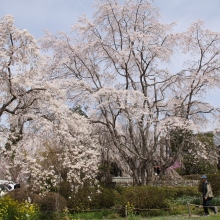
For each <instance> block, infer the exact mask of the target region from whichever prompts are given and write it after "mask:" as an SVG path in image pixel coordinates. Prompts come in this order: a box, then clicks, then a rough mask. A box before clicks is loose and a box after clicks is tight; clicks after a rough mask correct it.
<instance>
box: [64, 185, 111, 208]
mask: <svg viewBox="0 0 220 220" xmlns="http://www.w3.org/2000/svg"><path fill="white" fill-rule="evenodd" d="M113 205H114V193H113V189H109V188H105V187H102V186H89V185H84V186H82V187H80V188H79V189H78V191H77V192H75V193H73V194H72V195H71V198H70V199H69V200H68V207H69V208H70V209H75V210H79V211H83V210H88V209H102V208H110V207H112V206H113Z"/></svg>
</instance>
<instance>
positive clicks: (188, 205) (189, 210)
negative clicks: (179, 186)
mask: <svg viewBox="0 0 220 220" xmlns="http://www.w3.org/2000/svg"><path fill="white" fill-rule="evenodd" d="M187 207H188V212H189V217H191V209H190V203H189V202H188V203H187Z"/></svg>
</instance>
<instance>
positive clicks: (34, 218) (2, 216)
mask: <svg viewBox="0 0 220 220" xmlns="http://www.w3.org/2000/svg"><path fill="white" fill-rule="evenodd" d="M39 213H40V212H39V208H38V206H37V205H34V204H30V203H28V202H22V203H19V202H18V201H16V200H14V199H12V198H11V197H9V196H5V197H2V198H1V199H0V220H38V219H39Z"/></svg>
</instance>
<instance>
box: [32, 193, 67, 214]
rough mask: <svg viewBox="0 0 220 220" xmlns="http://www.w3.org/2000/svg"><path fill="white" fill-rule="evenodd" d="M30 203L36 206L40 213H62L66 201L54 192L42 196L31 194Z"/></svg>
mask: <svg viewBox="0 0 220 220" xmlns="http://www.w3.org/2000/svg"><path fill="white" fill-rule="evenodd" d="M32 201H33V203H35V204H38V206H39V207H40V211H42V212H55V211H63V210H64V209H65V208H66V207H67V201H66V199H65V198H64V197H63V196H61V195H60V194H59V193H55V192H47V193H45V194H44V195H43V196H41V195H38V194H33V196H32Z"/></svg>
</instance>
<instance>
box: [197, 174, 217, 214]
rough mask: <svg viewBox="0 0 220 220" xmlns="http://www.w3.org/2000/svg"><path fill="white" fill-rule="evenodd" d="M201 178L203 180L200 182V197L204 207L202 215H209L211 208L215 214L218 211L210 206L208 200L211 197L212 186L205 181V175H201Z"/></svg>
mask: <svg viewBox="0 0 220 220" xmlns="http://www.w3.org/2000/svg"><path fill="white" fill-rule="evenodd" d="M201 179H202V181H203V184H202V199H203V204H202V205H203V209H204V215H205V216H208V215H209V210H208V208H209V209H211V210H212V211H213V212H214V213H215V214H217V213H218V209H217V207H214V206H210V201H211V200H212V198H213V193H212V188H211V185H210V183H209V182H208V181H207V176H206V175H203V176H201Z"/></svg>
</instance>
